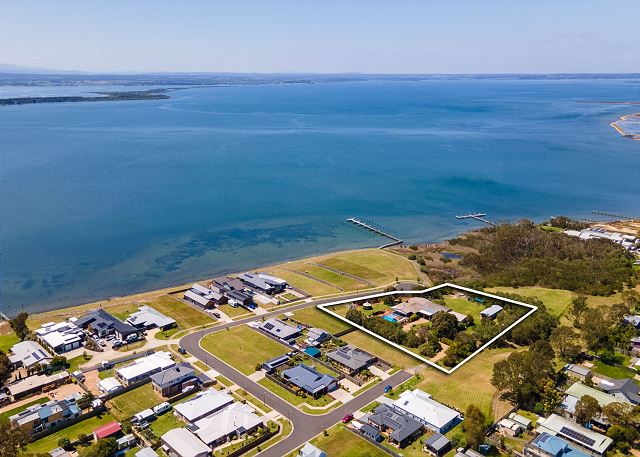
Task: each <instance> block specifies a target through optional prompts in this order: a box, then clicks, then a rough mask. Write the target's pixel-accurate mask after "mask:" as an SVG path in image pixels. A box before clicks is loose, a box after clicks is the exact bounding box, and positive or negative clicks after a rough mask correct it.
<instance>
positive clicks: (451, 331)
mask: <svg viewBox="0 0 640 457" xmlns="http://www.w3.org/2000/svg"><path fill="white" fill-rule="evenodd" d="M431 328H432V329H433V331H434V332H435V334H436V336H437V337H439V338H450V339H453V338H455V336H456V335H457V334H458V319H457V318H456V317H455V316H454V315H453V314H449V313H443V312H439V313H436V315H435V316H433V318H432V319H431Z"/></svg>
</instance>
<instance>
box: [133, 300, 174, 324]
mask: <svg viewBox="0 0 640 457" xmlns="http://www.w3.org/2000/svg"><path fill="white" fill-rule="evenodd" d="M127 322H128V323H129V324H131V325H133V326H134V327H136V328H143V329H150V328H159V329H161V330H167V329H169V328H172V327H175V326H177V323H176V320H175V319H173V318H171V317H167V316H165V315H164V314H162V313H161V312H160V311H158V310H156V309H154V308H152V307H150V306H146V305H145V306H141V307H139V308H138V311H136V312H135V313H133V314H131V315H130V316H129V317H128V318H127Z"/></svg>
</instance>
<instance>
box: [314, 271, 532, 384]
mask: <svg viewBox="0 0 640 457" xmlns="http://www.w3.org/2000/svg"><path fill="white" fill-rule="evenodd" d="M443 287H450V288H452V289H458V290H463V291H465V292H469V293H472V294H475V295H481V296H483V297H489V298H493V299H496V300H501V301H504V302H507V303H511V304H514V305H519V306H524V307H525V308H529V309H530V310H529V312H528V313H526V314H525V315H524V316H522V317H521V318H520V319H518V320H517V321H515V322H514V323H513V324H511V325H510V326H509V327H507V328H506V329H504V330H503V331H502V332H500V333H498V334H497V335H496V336H494V337H493V338H491V340H489V341H487V342H486V343H485V344H483V345H482V346H481V347H480V348H478V349H477V350H476V351H475V352H473V353H472V354H471V355H469V356H467V358H466V359H464V360H463V361H462V362H460V363H458V364H457V365H456V366H455V367H453V368H450V369H446V368H444V367H441V366H440V365H438V364H437V363H433V362H431V361H430V360H427V359H425V358H424V357H422V356H421V355H419V354H416V353H415V352H412V351H410V350H408V349H407V348H405V347H404V346H401V345H399V344H398V343H394V342H393V341H389V340H387V339H386V338H383V337H381V336H380V335H378V334H377V333H375V332H372V331H371V330H368V329H366V328H364V327H362V326H361V325H358V324H356V323H354V322H352V321H350V320H349V319H347V318H346V317H343V316H341V315H339V314H338V313H335V312H333V311H331V310H329V309H326V308H327V307H330V306H336V305H343V304H345V303H352V302H354V301H361V300H368V299H370V298H378V297H386V296H388V295H420V294H424V293H427V292H431V291H434V290H438V289H442V288H443ZM318 308H319V309H321V310H322V311H324V312H325V313H329V314H331V315H332V316H333V317H336V318H338V319H340V320H341V321H344V322H347V323H348V324H349V325H351V326H352V327H356V328H357V329H359V330H362V331H363V332H367V333H368V334H369V335H372V336H374V337H376V338H378V339H379V340H382V341H384V342H385V343H387V344H390V345H391V346H393V347H395V348H396V349H399V350H401V351H403V352H405V353H407V354H409V355H410V356H412V357H414V358H416V359H418V360H421V361H423V362H424V363H426V364H428V365H431V366H432V367H434V368H437V369H438V370H440V371H442V372H444V373H446V374H451V373H453V372H454V371H456V370H457V369H458V368H460V367H461V366H462V365H464V364H465V363H467V362H468V361H469V360H471V359H472V358H474V357H475V356H476V355H478V354H479V353H480V352H482V351H484V350H485V349H486V348H488V347H489V346H490V345H491V344H493V343H494V342H495V341H497V340H498V339H500V338H501V337H502V336H504V335H505V334H506V333H507V332H509V330H511V329H512V328H514V327H515V326H516V325H518V324H519V323H520V322H522V321H523V320H525V319H526V318H527V317H529V316H531V315H532V314H533V313H535V312H536V311H537V309H538V307H537V306H534V305H529V304H528V303H522V302H519V301H516V300H511V299H509V298H505V297H501V296H499V295H493V294H489V293H486V292H480V291H479V290H474V289H469V288H467V287H462V286H459V285H457V284H452V283H449V282H447V283H444V284H440V285H437V286H434V287H429V288H428V289H423V290H407V291H401V290H394V291H392V292H381V293H378V294H371V295H367V296H364V297H358V298H357V299H346V300H337V301H334V302H330V303H324V304H321V305H318Z"/></svg>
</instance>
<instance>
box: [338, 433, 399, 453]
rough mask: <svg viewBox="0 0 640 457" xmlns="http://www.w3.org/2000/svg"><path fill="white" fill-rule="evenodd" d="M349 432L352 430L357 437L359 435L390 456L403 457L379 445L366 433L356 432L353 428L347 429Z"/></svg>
mask: <svg viewBox="0 0 640 457" xmlns="http://www.w3.org/2000/svg"><path fill="white" fill-rule="evenodd" d="M345 428H346V429H347V430H350V431H351V433H354V434H356V435H358V436H359V437H360V438H362V439H365V440H367V441H368V442H370V443H371V444H373V445H374V446H375V447H377V448H378V449H380V450H381V451H383V452H386V453H387V454H389V455H390V456H392V457H402V454H398V453H397V452H393V451H392V450H391V449H389V448H388V447H386V446H383V445H382V444H380V443H378V442H377V441H376V440H374V439H372V438H369V437H368V436H367V435H365V434H364V433H362V432H361V431H360V430H356V429H354V428H351V427H345Z"/></svg>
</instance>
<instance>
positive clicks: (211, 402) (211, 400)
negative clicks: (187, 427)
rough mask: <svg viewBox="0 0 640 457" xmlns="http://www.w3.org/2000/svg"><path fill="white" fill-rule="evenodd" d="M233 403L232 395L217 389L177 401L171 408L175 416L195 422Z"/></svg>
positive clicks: (188, 421)
mask: <svg viewBox="0 0 640 457" xmlns="http://www.w3.org/2000/svg"><path fill="white" fill-rule="evenodd" d="M231 403H233V397H232V396H231V395H229V394H226V393H223V392H219V391H217V390H211V389H210V390H205V391H204V392H201V393H199V394H198V395H196V396H195V397H193V398H192V399H190V400H187V401H185V402H183V403H179V404H177V405H175V406H174V408H173V410H174V413H175V415H176V416H178V417H180V418H181V419H183V420H184V421H186V422H187V423H193V422H196V421H197V420H199V419H202V418H203V417H205V416H208V415H210V414H213V413H215V412H216V411H220V410H221V409H222V408H224V407H225V406H228V405H230V404H231Z"/></svg>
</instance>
